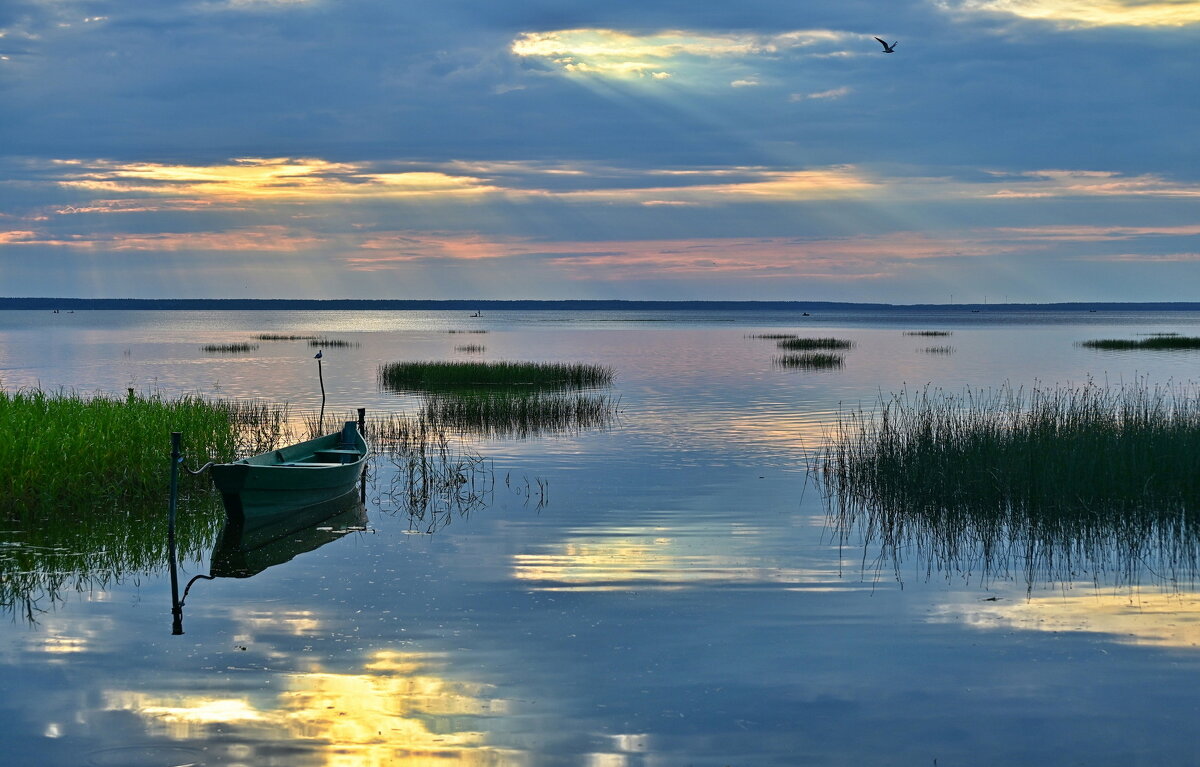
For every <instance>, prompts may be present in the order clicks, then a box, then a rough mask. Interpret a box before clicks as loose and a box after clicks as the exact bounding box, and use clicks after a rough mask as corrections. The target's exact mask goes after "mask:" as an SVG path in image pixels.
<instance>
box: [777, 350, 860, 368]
mask: <svg viewBox="0 0 1200 767" xmlns="http://www.w3.org/2000/svg"><path fill="white" fill-rule="evenodd" d="M774 363H775V364H776V365H778V366H779V367H783V368H799V369H802V370H829V369H835V368H841V367H842V366H843V365H845V358H844V357H843V356H842V355H840V354H827V353H824V352H805V353H803V354H783V355H780V356H778V357H776V358H775V360H774Z"/></svg>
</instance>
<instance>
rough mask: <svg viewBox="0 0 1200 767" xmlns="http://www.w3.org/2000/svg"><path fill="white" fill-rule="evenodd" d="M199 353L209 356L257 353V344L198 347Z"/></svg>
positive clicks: (206, 345)
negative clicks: (206, 353)
mask: <svg viewBox="0 0 1200 767" xmlns="http://www.w3.org/2000/svg"><path fill="white" fill-rule="evenodd" d="M200 351H203V352H208V353H209V354H246V353H248V352H254V351H258V344H248V343H235V344H205V345H204V346H201V347H200Z"/></svg>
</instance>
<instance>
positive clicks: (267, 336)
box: [255, 333, 317, 341]
mask: <svg viewBox="0 0 1200 767" xmlns="http://www.w3.org/2000/svg"><path fill="white" fill-rule="evenodd" d="M314 338H317V336H310V335H304V336H296V335H287V334H281V333H259V334H258V335H256V336H255V339H257V340H259V341H311V340H313V339H314Z"/></svg>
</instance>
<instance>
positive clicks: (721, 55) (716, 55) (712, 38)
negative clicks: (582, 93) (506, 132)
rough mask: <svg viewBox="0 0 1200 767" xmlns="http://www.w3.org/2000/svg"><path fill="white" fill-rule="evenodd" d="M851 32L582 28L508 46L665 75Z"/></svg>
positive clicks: (593, 66)
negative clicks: (634, 31)
mask: <svg viewBox="0 0 1200 767" xmlns="http://www.w3.org/2000/svg"><path fill="white" fill-rule="evenodd" d="M849 37H850V36H849V35H848V34H846V33H842V32H835V31H831V30H796V31H789V32H780V33H775V34H749V33H726V34H712V33H703V32H696V31H688V30H667V31H662V32H658V33H654V34H637V33H633V32H625V31H620V30H615V29H586V28H582V29H563V30H554V31H548V32H525V33H523V34H521V35H520V36H519V37H517V38H516V40H514V41H513V43H512V46H511V51H512V52H513V53H514V54H515V55H517V56H518V57H522V58H529V59H534V60H540V61H543V62H546V63H548V64H550V65H552V66H554V67H556V68H557V69H559V70H560V71H562V72H564V73H567V74H572V75H591V76H600V77H607V78H616V79H629V78H649V79H666V78H667V77H670V76H674V75H675V74H677V73H678V72H686V71H695V70H697V69H703V68H704V67H706V66H711V65H712V64H714V63H718V62H722V61H725V62H739V61H744V60H754V59H763V58H770V57H776V56H779V55H783V54H787V53H793V52H796V51H798V50H801V49H809V48H814V47H819V46H829V45H832V44H836V43H840V42H842V41H844V40H846V39H848V38H849ZM754 80H755V78H751V77H747V78H739V79H738V80H736V81H735V82H740V83H742V84H743V85H751V84H757V82H752V81H754ZM734 87H738V86H737V85H735V86H734Z"/></svg>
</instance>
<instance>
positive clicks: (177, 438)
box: [167, 431, 183, 635]
mask: <svg viewBox="0 0 1200 767" xmlns="http://www.w3.org/2000/svg"><path fill="white" fill-rule="evenodd" d="M182 444H183V434H182V433H181V432H177V431H173V432H171V501H170V505H169V508H168V511H167V558H168V560H169V561H170V565H171V633H172V634H174V635H179V634H182V633H183V605H181V604H180V603H179V574H178V573H177V572H176V563H175V507H176V505H177V504H178V501H179V463H180V461H182V460H183V450H182V448H181V446H182Z"/></svg>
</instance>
